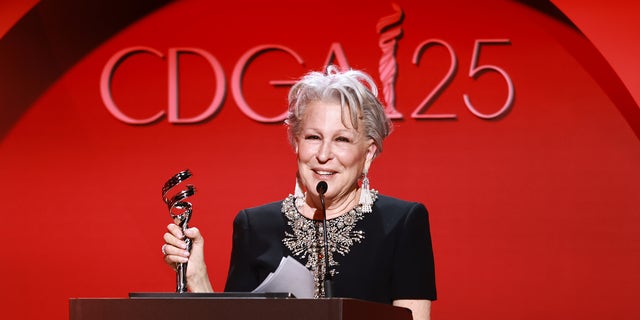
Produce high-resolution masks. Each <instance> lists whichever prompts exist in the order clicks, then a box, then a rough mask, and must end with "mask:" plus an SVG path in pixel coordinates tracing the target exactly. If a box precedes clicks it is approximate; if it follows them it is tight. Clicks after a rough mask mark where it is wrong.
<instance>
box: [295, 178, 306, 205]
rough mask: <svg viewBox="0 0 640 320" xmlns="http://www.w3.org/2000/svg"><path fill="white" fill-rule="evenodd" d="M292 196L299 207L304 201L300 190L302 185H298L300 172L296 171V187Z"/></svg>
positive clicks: (302, 192)
mask: <svg viewBox="0 0 640 320" xmlns="http://www.w3.org/2000/svg"><path fill="white" fill-rule="evenodd" d="M293 196H294V198H295V202H296V206H298V208H300V207H301V206H302V204H303V203H304V197H305V196H304V191H302V187H300V173H298V172H296V188H295V190H294V191H293Z"/></svg>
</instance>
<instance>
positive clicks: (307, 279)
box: [253, 257, 314, 298]
mask: <svg viewBox="0 0 640 320" xmlns="http://www.w3.org/2000/svg"><path fill="white" fill-rule="evenodd" d="M313 287H314V286H313V274H311V271H309V269H307V268H306V267H305V266H304V265H302V264H301V263H300V262H298V260H296V259H294V258H292V257H283V258H282V260H280V265H278V268H277V269H276V271H274V272H271V273H269V275H268V276H267V277H266V278H265V279H264V281H262V283H261V284H260V285H259V286H258V287H257V288H256V289H255V290H253V292H255V293H266V292H290V293H292V294H293V295H294V296H296V298H313V291H314V288H313Z"/></svg>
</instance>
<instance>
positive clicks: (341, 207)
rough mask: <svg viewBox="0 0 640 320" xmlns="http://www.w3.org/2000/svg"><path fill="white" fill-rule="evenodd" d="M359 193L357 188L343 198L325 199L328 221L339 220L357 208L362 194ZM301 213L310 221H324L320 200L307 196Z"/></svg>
mask: <svg viewBox="0 0 640 320" xmlns="http://www.w3.org/2000/svg"><path fill="white" fill-rule="evenodd" d="M359 191H360V189H359V188H357V189H355V190H353V191H351V192H349V193H348V194H346V195H344V196H341V197H334V198H331V199H330V198H325V207H326V211H327V219H333V218H337V217H339V216H341V215H343V214H345V213H347V212H349V210H351V209H352V208H353V207H355V206H356V205H357V204H358V197H357V196H358V194H360V192H359ZM301 213H302V215H303V216H305V217H307V218H309V219H314V220H322V218H323V217H322V204H321V202H320V199H319V198H318V199H311V197H310V196H307V199H306V201H305V203H304V206H303V208H302V210H301Z"/></svg>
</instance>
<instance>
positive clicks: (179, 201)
mask: <svg viewBox="0 0 640 320" xmlns="http://www.w3.org/2000/svg"><path fill="white" fill-rule="evenodd" d="M190 177H191V171H189V169H187V170H184V171H181V172H179V173H177V174H176V175H175V176H173V177H172V178H171V179H169V180H167V182H165V184H164V186H163V187H162V199H163V200H164V202H165V203H166V204H167V207H168V208H169V214H170V215H171V218H172V219H173V222H174V223H175V224H176V225H178V226H179V227H180V228H182V231H183V232H184V230H186V229H187V228H188V226H187V223H188V222H189V219H191V203H190V202H187V201H183V200H185V199H186V198H188V197H190V196H192V195H194V194H195V193H196V189H195V187H194V186H193V185H190V184H189V185H187V186H186V189H184V190H181V191H180V192H177V193H175V194H174V195H173V196H172V197H169V196H168V193H169V191H171V190H172V189H173V188H174V187H176V186H177V185H179V184H181V183H182V182H183V181H185V180H187V179H189V178H190ZM184 241H185V242H186V243H187V250H189V251H191V239H189V238H185V239H184ZM176 292H177V293H185V292H187V263H178V264H177V266H176Z"/></svg>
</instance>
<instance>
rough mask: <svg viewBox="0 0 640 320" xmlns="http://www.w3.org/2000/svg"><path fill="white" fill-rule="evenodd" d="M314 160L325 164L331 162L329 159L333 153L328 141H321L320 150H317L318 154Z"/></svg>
mask: <svg viewBox="0 0 640 320" xmlns="http://www.w3.org/2000/svg"><path fill="white" fill-rule="evenodd" d="M316 158H317V159H318V162H320V163H325V162H327V161H329V160H331V158H333V152H332V150H331V142H330V141H323V142H322V144H321V145H320V148H319V149H318V153H317V154H316Z"/></svg>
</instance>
